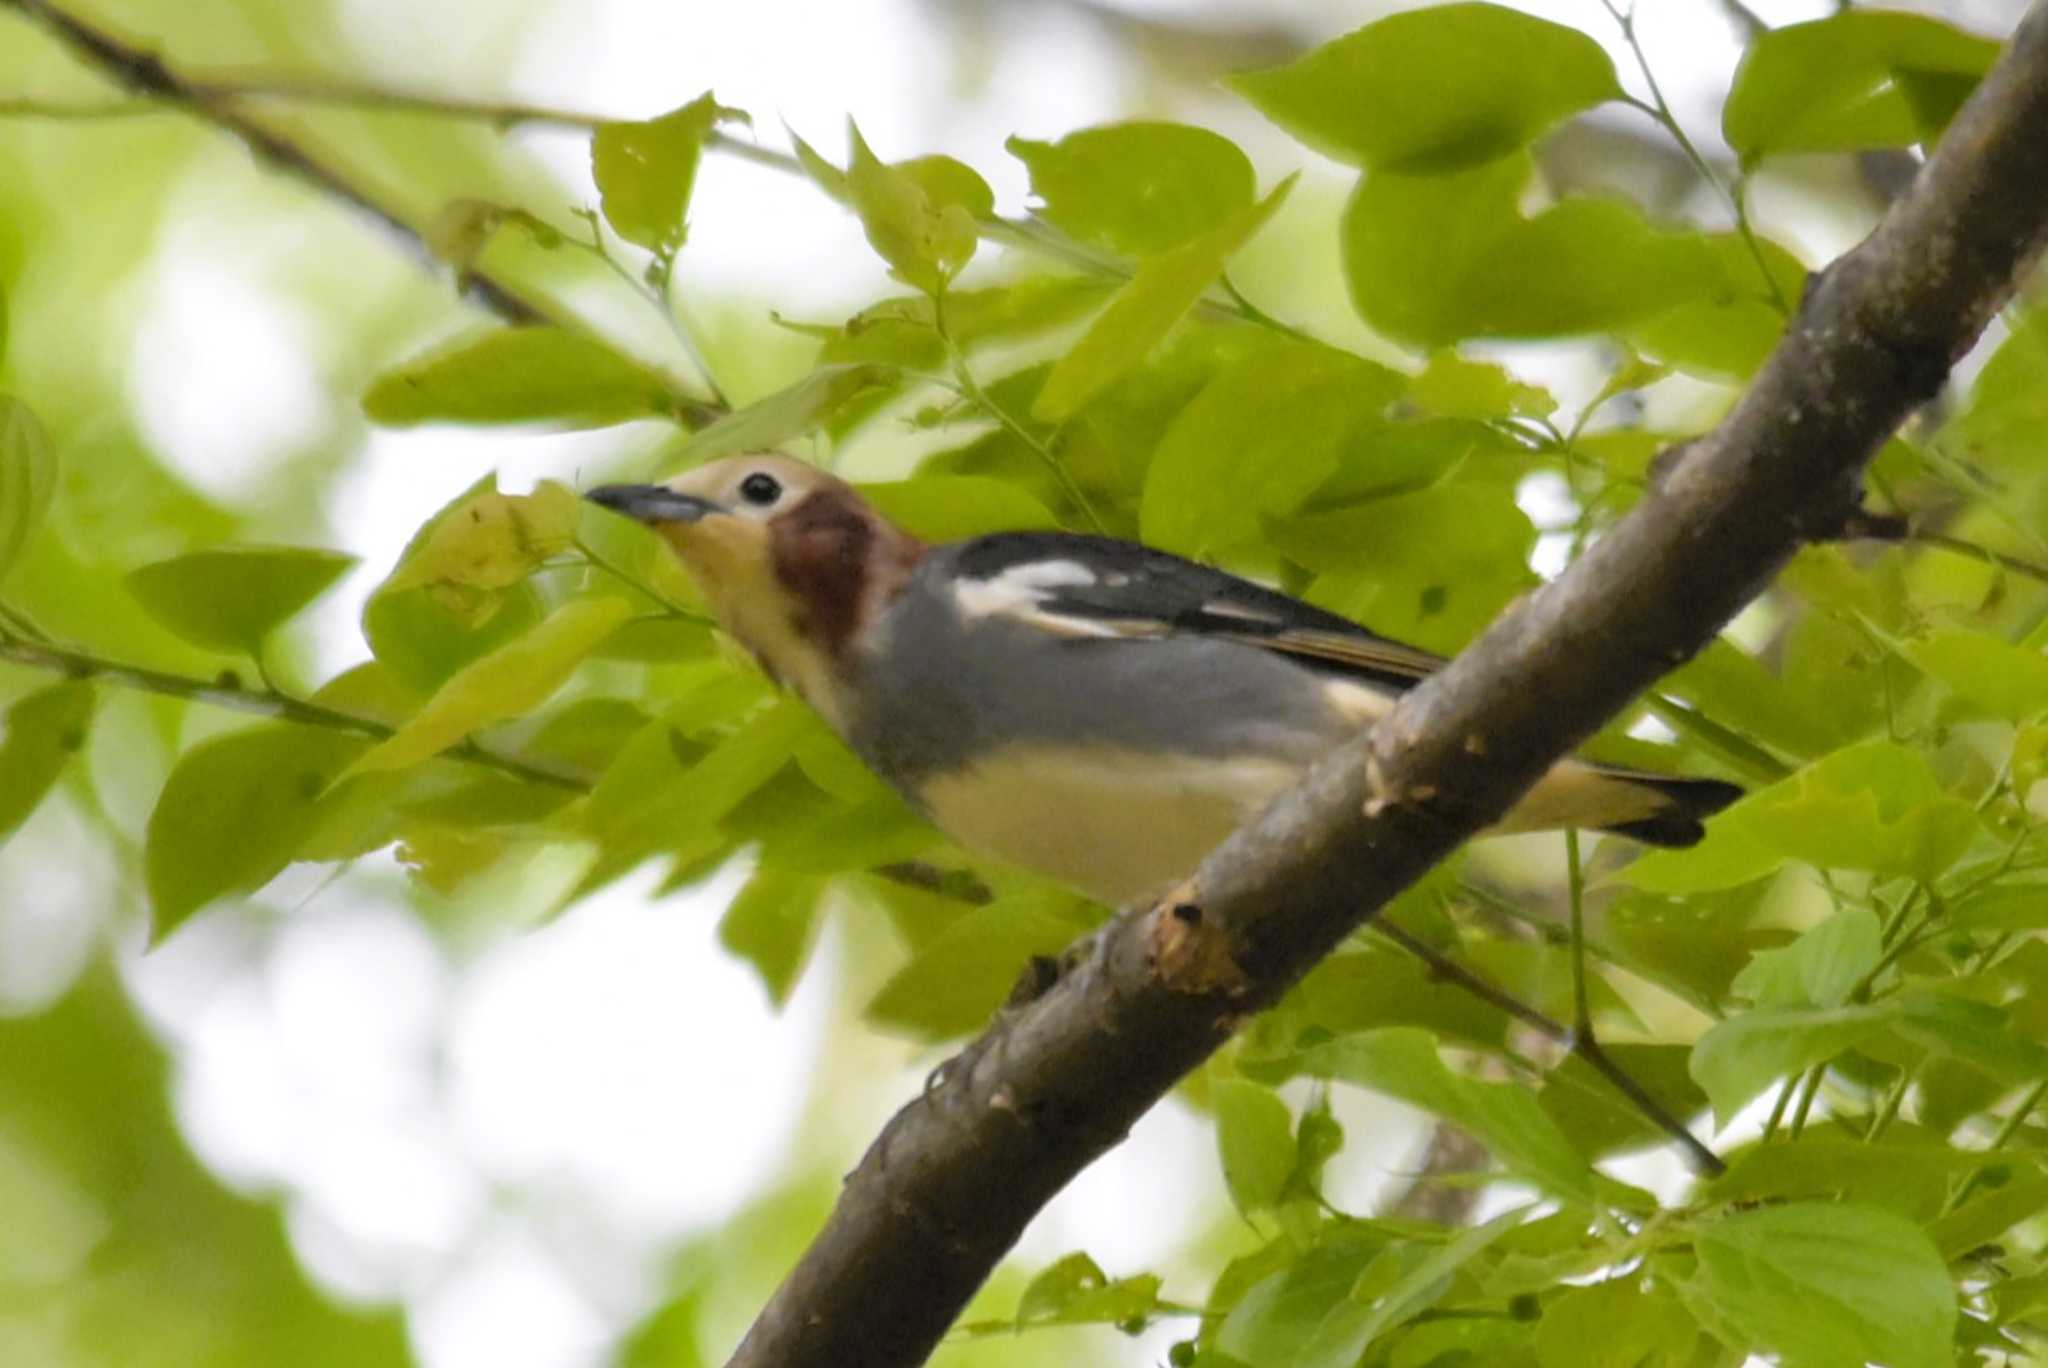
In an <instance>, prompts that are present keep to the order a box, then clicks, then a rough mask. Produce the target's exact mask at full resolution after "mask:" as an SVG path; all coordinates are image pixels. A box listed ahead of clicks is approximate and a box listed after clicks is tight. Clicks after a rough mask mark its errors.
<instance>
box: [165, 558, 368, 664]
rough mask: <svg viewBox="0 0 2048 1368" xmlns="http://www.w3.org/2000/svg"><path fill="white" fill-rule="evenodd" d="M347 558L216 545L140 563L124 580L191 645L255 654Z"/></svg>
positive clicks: (343, 568) (345, 567)
mask: <svg viewBox="0 0 2048 1368" xmlns="http://www.w3.org/2000/svg"><path fill="white" fill-rule="evenodd" d="M355 564H356V558H355V557H354V556H349V555H344V554H342V553H341V552H339V551H315V550H311V549H308V548H305V547H295V546H216V547H210V548H208V549H207V550H204V551H191V552H187V553H186V554H185V555H182V556H174V557H172V558H171V559H170V560H165V561H157V562H156V563H155V564H153V565H145V566H143V567H142V568H141V569H139V570H136V571H134V572H132V573H131V574H130V575H129V576H128V579H127V585H128V591H129V592H130V593H132V594H133V595H135V597H136V599H137V600H138V601H139V602H140V603H141V604H142V606H143V607H144V608H147V609H148V610H149V614H150V616H151V617H153V618H155V619H156V620H157V621H158V622H160V623H162V624H163V625H164V626H165V627H167V628H169V629H170V630H171V631H173V632H175V633H177V634H178V635H179V636H181V637H183V638H184V639H185V640H187V641H189V642H191V643H192V644H193V645H195V646H200V647H204V648H206V649H208V650H214V651H246V652H248V653H249V654H250V655H255V654H257V653H258V652H260V651H261V650H262V647H263V642H264V639H265V638H266V637H268V636H269V635H270V634H271V633H272V632H274V631H276V630H277V628H278V627H279V626H281V625H282V624H283V623H284V622H286V621H287V620H288V619H290V618H291V617H292V616H293V615H294V614H296V613H297V612H298V611H299V610H300V609H302V608H304V607H305V606H306V605H307V604H309V603H311V602H312V601H313V600H314V599H316V598H318V597H320V595H321V594H323V593H325V592H326V591H327V589H328V588H329V587H330V586H332V585H333V583H334V582H335V581H336V580H338V579H340V578H341V577H342V576H343V575H345V574H347V573H348V572H349V571H350V570H351V569H353V568H354V566H355Z"/></svg>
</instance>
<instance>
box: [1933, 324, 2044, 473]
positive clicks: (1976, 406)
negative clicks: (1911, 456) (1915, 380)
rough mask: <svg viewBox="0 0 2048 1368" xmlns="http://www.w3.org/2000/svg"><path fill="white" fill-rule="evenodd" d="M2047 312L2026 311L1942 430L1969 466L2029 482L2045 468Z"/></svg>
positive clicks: (1992, 355)
mask: <svg viewBox="0 0 2048 1368" xmlns="http://www.w3.org/2000/svg"><path fill="white" fill-rule="evenodd" d="M2044 432H2048V308H2038V307H2037V308H2033V309H2029V310H2027V311H2026V312H2025V313H2024V314H2023V315H2022V316H2021V318H2020V321H2019V325H2018V326H2017V327H2015V328H2014V329H2013V330H2012V332H2011V333H2009V334H2008V335H2007V336H2006V338H2005V340H2004V341H2003V342H2000V343H1999V344H1998V349H1997V350H1996V351H1994V352H1992V353H1991V357H1990V359H1989V360H1987V361H1986V362H1985V363H1984V369H1983V370H1982V371H1980V372H1978V374H1977V379H1976V382H1975V383H1974V384H1972V385H1971V386H1970V397H1969V399H1968V401H1967V402H1966V403H1965V404H1964V405H1963V410H1962V412H1961V413H1960V414H1958V415H1957V416H1956V418H1955V419H1954V421H1952V422H1950V423H1949V424H1948V425H1947V426H1946V427H1944V428H1943V429H1942V437H1943V440H1944V441H1945V442H1948V441H1952V442H1954V443H1956V444H1957V445H1958V447H1959V448H1960V449H1961V450H1962V451H1963V452H1966V453H1967V454H1968V455H1969V457H1970V459H1971V460H1973V461H1977V462H1981V463H1982V464H1984V465H1986V466H1988V467H1990V468H1991V469H1993V470H1996V471H1998V472H2000V473H2003V474H2006V475H2009V476H2020V477H2026V478H2029V479H2031V478H2034V477H2036V476H2038V475H2039V473H2040V472H2041V470H2042V468H2043V467H2044V466H2048V440H2043V438H2042V433H2044Z"/></svg>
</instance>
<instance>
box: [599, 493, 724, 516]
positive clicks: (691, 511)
mask: <svg viewBox="0 0 2048 1368" xmlns="http://www.w3.org/2000/svg"><path fill="white" fill-rule="evenodd" d="M583 497H584V498H586V499H588V500H590V501H591V502H592V503H594V504H601V505H602V506H604V507H606V508H609V509H610V510H612V512H614V513H623V514H625V515H626V516H627V517H629V518H632V519H633V520H634V521H636V522H644V523H675V522H684V523H690V522H696V521H697V520H698V519H699V518H701V517H704V516H705V515H706V514H708V513H717V512H720V511H721V510H720V509H719V507H718V505H717V504H715V503H712V502H711V501H710V500H709V499H700V498H698V497H696V496H695V495H694V494H678V493H676V492H675V491H674V490H673V489H669V488H667V487H666V486H663V485H651V484H640V485H633V484H617V485H601V486H599V487H598V488H596V489H593V490H591V491H590V492H589V493H588V494H585V495H584V496H583Z"/></svg>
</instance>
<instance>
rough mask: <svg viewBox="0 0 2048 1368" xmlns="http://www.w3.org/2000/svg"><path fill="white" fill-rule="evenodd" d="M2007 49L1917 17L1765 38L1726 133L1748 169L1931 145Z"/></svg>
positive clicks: (1870, 14)
mask: <svg viewBox="0 0 2048 1368" xmlns="http://www.w3.org/2000/svg"><path fill="white" fill-rule="evenodd" d="M1997 57H1998V44H1997V43H1995V42H1992V41H1991V40H1990V39H1987V38H1979V37H1976V36H1975V35H1973V34H1968V33H1964V32H1962V31H1961V30H1960V29H1956V28H1953V27H1951V26H1949V25H1948V24H1945V23H1942V22H1941V21H1940V20H1938V19H1930V18H1927V17H1925V16H1923V15H1918V14H1898V13H1886V12H1882V11H1854V12H1845V13H1842V14H1837V15H1834V16H1833V17H1831V18H1827V19H1820V20H1816V21H1815V22H1813V23H1808V24H1788V25H1786V26H1785V27H1784V28H1777V29H1771V30H1769V31H1767V32H1765V33H1763V34H1761V35H1759V36H1758V37H1757V39H1756V41H1755V42H1753V43H1751V44H1750V47H1749V51H1748V52H1747V53H1745V54H1744V55H1743V58H1742V64H1741V65H1740V66H1738V67H1737V68H1736V69H1735V84H1734V86H1733V88H1732V89H1730V90H1729V92H1728V102H1727V103H1726V104H1725V105H1724V106H1722V110H1721V132H1722V136H1724V137H1725V138H1727V140H1728V145H1729V146H1730V147H1732V148H1734V149H1735V150H1736V152H1737V153H1739V154H1740V155H1741V157H1742V159H1743V161H1744V162H1745V163H1750V162H1754V161H1756V160H1757V159H1758V158H1759V157H1763V156H1767V155H1771V154H1774V153H1780V152H1857V151H1863V150H1866V149H1870V148H1878V147H1906V146H1910V145H1912V144H1914V143H1925V142H1932V141H1933V140H1934V139H1935V138H1936V137H1938V136H1939V135H1940V133H1941V130H1942V129H1943V128H1944V127H1945V126H1946V125H1947V123H1948V120H1949V118H1950V117H1951V116H1953V114H1954V113H1955V110H1956V109H1957V107H1959V106H1960V105H1961V103H1962V101H1963V98H1964V97H1965V96H1967V95H1968V94H1969V91H1970V89H1971V88H1972V87H1973V86H1974V85H1975V84H1976V81H1977V78H1978V77H1980V76H1982V75H1983V74H1984V73H1985V72H1986V71H1989V70H1990V69H1991V64H1992V62H1993V61H1995V60H1996V59H1997Z"/></svg>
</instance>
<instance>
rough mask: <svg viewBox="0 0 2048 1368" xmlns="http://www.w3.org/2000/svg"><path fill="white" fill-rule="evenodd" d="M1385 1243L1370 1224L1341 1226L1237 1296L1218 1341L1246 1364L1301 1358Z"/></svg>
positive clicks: (1293, 1360) (1297, 1362) (1340, 1306)
mask: <svg viewBox="0 0 2048 1368" xmlns="http://www.w3.org/2000/svg"><path fill="white" fill-rule="evenodd" d="M1384 1247H1385V1244H1384V1240H1383V1239H1382V1237H1379V1236H1377V1235H1375V1234H1373V1233H1372V1232H1370V1231H1368V1230H1352V1231H1340V1232H1338V1233H1336V1234H1335V1235H1333V1236H1332V1237H1329V1238H1326V1239H1325V1240H1323V1241H1322V1242H1321V1243H1319V1244H1317V1245H1316V1246H1314V1247H1313V1248H1311V1249H1310V1250H1309V1251H1308V1252H1307V1253H1305V1254H1303V1255H1302V1256H1301V1257H1300V1258H1298V1259H1295V1260H1294V1261H1293V1262H1292V1263H1289V1264H1288V1265H1286V1266H1285V1267H1284V1268H1281V1269H1280V1270H1278V1271H1277V1272H1273V1273H1269V1274H1267V1275H1265V1276H1264V1277H1262V1278H1260V1279H1259V1281H1257V1282H1256V1283H1254V1284H1253V1285H1252V1286H1251V1287H1250V1288H1248V1289H1247V1290H1246V1291H1245V1293H1244V1295H1243V1296H1242V1297H1240V1298H1239V1299H1238V1301H1237V1304H1236V1305H1235V1306H1233V1307H1231V1309H1230V1314H1229V1315H1228V1316H1227V1317H1226V1318H1225V1319H1224V1322H1223V1327H1222V1329H1220V1330H1219V1331H1217V1334H1216V1347H1217V1348H1218V1349H1220V1350H1222V1351H1223V1352H1224V1353H1226V1354H1229V1355H1231V1356H1232V1358H1234V1359H1241V1360H1243V1361H1244V1362H1245V1363H1247V1364H1268V1363H1271V1364H1281V1363H1285V1364H1299V1363H1301V1362H1302V1361H1303V1359H1302V1356H1303V1355H1304V1354H1305V1353H1306V1352H1307V1351H1308V1348H1309V1345H1310V1344H1311V1342H1313V1341H1314V1339H1315V1337H1316V1334H1317V1332H1318V1331H1319V1330H1320V1329H1321V1327H1322V1325H1323V1323H1324V1322H1325V1321H1326V1320H1327V1319H1329V1318H1330V1317H1332V1316H1334V1315H1338V1314H1340V1313H1342V1311H1343V1308H1344V1306H1345V1304H1346V1302H1347V1300H1348V1296H1349V1293H1350V1292H1351V1289H1352V1287H1353V1286H1354V1285H1356V1284H1357V1282H1358V1279H1359V1275H1360V1274H1362V1273H1363V1272H1364V1271H1365V1268H1366V1265H1367V1264H1369V1263H1371V1262H1372V1260H1373V1259H1374V1258H1375V1257H1376V1256H1377V1255H1378V1254H1379V1253H1380V1252H1381V1251H1382V1249H1383V1248H1384Z"/></svg>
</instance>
